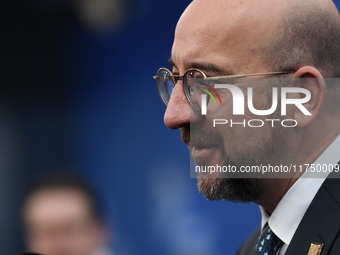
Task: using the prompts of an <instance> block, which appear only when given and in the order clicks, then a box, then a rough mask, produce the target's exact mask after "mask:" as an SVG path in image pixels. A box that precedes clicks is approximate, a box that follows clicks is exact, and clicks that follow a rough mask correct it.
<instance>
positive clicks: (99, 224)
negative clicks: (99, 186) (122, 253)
mask: <svg viewBox="0 0 340 255" xmlns="http://www.w3.org/2000/svg"><path fill="white" fill-rule="evenodd" d="M101 209H102V208H101V206H100V203H99V201H98V198H97V197H96V194H95V193H94V192H93V190H92V189H91V188H90V187H89V186H88V185H87V183H85V182H84V181H83V180H81V179H79V178H77V177H75V176H71V175H65V174H63V175H58V176H53V177H49V178H47V179H44V180H42V181H40V182H38V183H36V184H35V185H34V186H32V187H31V189H30V190H29V191H28V193H27V194H26V197H25V200H24V203H23V211H22V212H23V214H22V220H23V226H24V230H25V236H24V237H25V243H26V247H27V249H28V250H29V251H31V252H38V253H42V254H46V255H112V254H113V252H111V251H110V249H109V248H108V247H109V236H110V234H109V231H108V227H107V225H106V224H105V221H104V219H103V213H102V210H101Z"/></svg>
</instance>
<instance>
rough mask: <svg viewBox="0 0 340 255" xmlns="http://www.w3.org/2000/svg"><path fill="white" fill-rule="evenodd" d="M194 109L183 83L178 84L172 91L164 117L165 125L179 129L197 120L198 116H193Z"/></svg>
mask: <svg viewBox="0 0 340 255" xmlns="http://www.w3.org/2000/svg"><path fill="white" fill-rule="evenodd" d="M191 112H192V109H191V107H190V104H189V102H188V100H187V98H186V96H185V94H184V91H183V83H182V81H179V82H177V84H176V86H175V87H174V90H173V91H172V94H171V97H170V100H169V103H168V106H167V108H166V111H165V115H164V123H165V125H166V126H167V127H168V128H171V129H178V128H180V127H182V126H183V125H185V124H190V121H191V122H192V121H194V119H196V117H195V116H196V114H191Z"/></svg>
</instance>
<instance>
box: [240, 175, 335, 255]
mask: <svg viewBox="0 0 340 255" xmlns="http://www.w3.org/2000/svg"><path fill="white" fill-rule="evenodd" d="M338 177H339V176H338ZM259 236H260V228H258V229H257V230H256V231H255V232H254V233H253V234H252V235H251V236H250V237H249V238H248V239H247V241H246V242H245V243H244V244H243V245H242V246H241V248H240V249H239V251H238V252H237V255H253V254H254V249H255V246H256V244H257V241H258V238H259ZM311 243H323V244H324V247H323V249H322V251H321V255H326V254H327V255H340V179H339V178H328V179H326V180H325V182H324V183H323V184H322V186H321V188H320V189H319V191H318V192H317V194H316V196H315V198H314V199H313V201H312V203H311V204H310V206H309V207H308V209H307V211H306V213H305V215H304V216H303V218H302V220H301V222H300V224H299V226H298V228H297V230H296V232H295V234H294V236H293V239H292V241H291V242H290V244H289V246H288V249H287V251H286V253H285V255H307V254H308V251H309V247H310V245H311Z"/></svg>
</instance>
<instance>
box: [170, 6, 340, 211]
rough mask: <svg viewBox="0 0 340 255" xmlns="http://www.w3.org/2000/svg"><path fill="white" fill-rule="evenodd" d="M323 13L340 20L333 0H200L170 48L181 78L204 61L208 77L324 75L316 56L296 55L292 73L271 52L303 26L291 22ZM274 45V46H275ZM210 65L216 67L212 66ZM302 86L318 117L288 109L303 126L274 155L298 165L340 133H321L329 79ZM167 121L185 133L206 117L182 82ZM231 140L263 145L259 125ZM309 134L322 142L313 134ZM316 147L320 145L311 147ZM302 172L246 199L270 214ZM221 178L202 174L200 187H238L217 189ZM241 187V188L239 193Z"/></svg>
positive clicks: (264, 182) (189, 11)
mask: <svg viewBox="0 0 340 255" xmlns="http://www.w3.org/2000/svg"><path fill="white" fill-rule="evenodd" d="M324 13H326V14H327V16H328V18H329V19H330V20H332V21H333V20H335V22H337V21H338V20H339V14H338V12H337V10H336V8H335V6H334V4H333V2H332V1H330V0H311V1H293V0H285V1H281V2H277V1H276V0H262V1H246V0H243V1H242V0H241V1H240V0H238V1H236V0H231V1H225V0H194V1H193V2H192V3H191V4H190V5H189V7H188V8H187V9H186V10H185V12H184V13H183V15H182V17H181V18H180V20H179V22H178V25H177V28H176V33H175V41H174V44H173V48H172V62H173V72H174V74H180V75H182V74H183V73H184V72H185V71H186V70H187V69H189V68H197V67H198V66H199V67H200V69H201V70H202V71H204V72H205V73H206V74H207V75H208V76H220V75H229V74H252V73H264V72H272V71H287V70H291V71H294V74H293V75H292V77H294V78H301V77H306V78H320V79H322V78H323V75H322V73H321V72H319V71H318V69H317V68H315V67H313V66H309V65H311V64H313V63H311V62H312V61H313V59H312V58H308V57H307V58H306V59H302V60H301V59H300V60H298V61H300V62H299V63H294V64H295V65H296V66H295V67H294V70H292V69H290V68H292V67H291V66H287V67H284V66H282V68H285V70H277V68H278V66H275V65H274V63H273V59H272V58H271V57H270V56H269V55H270V54H272V55H273V54H274V53H273V52H274V51H273V49H275V46H276V44H278V42H277V38H278V37H279V36H278V32H282V31H283V30H284V29H285V27H287V28H289V27H290V26H291V27H294V26H299V23H294V24H292V23H291V22H289V21H294V22H296V21H297V20H299V19H303V20H306V17H308V18H309V19H311V18H313V17H314V16H317V17H319V16H318V14H320V15H321V16H322V15H324ZM296 31H299V30H298V29H297V30H296ZM301 31H303V29H302V30H301ZM282 40H284V38H282ZM273 43H274V44H275V45H272V44H273ZM269 53H270V54H269ZM282 63H284V61H283V62H282ZM282 63H281V64H282ZM212 65H213V67H214V68H211V66H212ZM320 65H321V63H320ZM286 68H287V69H286ZM301 86H305V87H308V88H309V89H310V90H311V93H312V100H311V101H310V102H309V104H308V105H306V107H308V108H309V109H310V110H311V111H313V118H307V117H306V116H303V115H301V114H299V110H298V109H296V107H295V108H294V107H290V109H289V110H288V116H287V118H288V117H291V118H295V119H297V120H298V122H299V123H301V124H300V126H299V127H297V128H294V129H292V130H289V131H287V132H285V134H284V135H285V137H284V142H283V143H282V145H281V146H280V150H281V152H282V153H281V154H282V155H280V156H281V158H277V159H276V160H277V162H286V161H287V159H289V160H290V162H291V163H296V164H300V163H302V164H303V163H304V162H308V163H313V162H314V161H315V160H316V158H317V157H318V156H319V155H320V153H321V152H322V151H323V150H324V149H325V148H327V146H328V145H329V144H330V143H331V142H332V141H333V140H334V139H335V138H336V137H337V135H338V134H339V132H338V131H334V126H333V129H331V128H330V130H329V132H327V135H325V136H324V137H320V135H319V133H320V130H324V131H325V128H324V125H323V123H325V121H330V119H331V118H330V116H329V114H328V112H327V111H326V110H325V107H324V105H325V102H324V101H325V97H326V92H325V91H326V85H325V84H324V82H322V81H320V82H318V81H316V82H315V81H311V82H309V83H308V84H303V85H301ZM295 97H299V95H298V94H297V95H295ZM164 121H165V124H166V125H167V126H168V127H169V128H172V129H176V128H182V132H183V130H184V131H185V130H186V132H183V133H189V132H190V131H189V132H188V126H189V124H194V125H199V124H200V123H203V122H204V117H203V116H201V115H200V114H197V113H195V112H194V110H192V109H191V108H190V106H189V104H188V102H187V99H186V97H185V95H184V93H183V84H182V81H179V82H178V83H177V84H176V86H175V88H174V90H173V92H172V95H171V98H170V101H169V104H168V107H167V110H166V113H165V116H164ZM333 123H334V124H335V125H336V126H338V127H339V126H340V125H339V123H340V122H339V120H337V122H336V121H333ZM188 136H189V137H190V135H188V134H184V135H183V137H184V140H185V142H189V138H188ZM231 137H232V136H230V137H229V140H228V139H226V138H225V141H228V144H227V145H226V146H229V147H230V148H229V149H231V148H233V147H234V148H235V146H236V142H235V139H237V140H238V143H240V144H241V145H242V144H244V145H246V144H250V145H251V144H256V143H257V142H258V140H256V139H260V140H263V139H265V135H264V134H263V132H261V130H257V131H255V132H253V133H252V134H245V132H243V133H242V134H241V131H239V132H238V131H237V130H236V131H235V133H233V137H234V138H233V139H231ZM254 137H256V139H255V138H254ZM311 137H313V138H314V137H316V138H317V139H311ZM233 142H234V144H233ZM273 142H275V141H270V140H268V141H266V142H265V143H264V146H273V144H272V143H273ZM306 145H308V147H306ZM248 147H250V146H248ZM306 148H309V149H306ZM310 148H317V149H315V150H314V151H312V152H311V151H310V150H311V149H310ZM241 149H242V148H241ZM241 149H240V150H241ZM244 151H246V149H244ZM215 152H216V153H214V155H215V156H214V157H215V158H217V159H219V160H221V157H222V154H221V153H218V152H217V151H215ZM227 152H228V151H227ZM298 177H299V176H298V175H297V176H294V178H290V179H265V180H257V181H255V182H256V184H255V186H259V187H262V188H263V187H265V189H263V190H262V191H261V192H260V191H259V192H260V193H259V196H253V197H247V198H245V199H243V200H244V201H245V202H246V201H254V202H256V203H258V204H260V205H262V206H264V207H265V208H266V209H267V210H268V212H272V211H273V210H274V209H275V207H276V205H277V203H278V202H279V201H280V199H281V198H282V197H283V195H284V194H285V193H286V192H287V190H288V189H289V188H290V187H291V186H292V185H293V184H294V182H295V181H296V178H298ZM217 181H218V178H216V179H210V180H205V181H204V180H202V179H199V181H198V184H199V188H200V186H204V185H205V186H206V189H207V190H208V192H212V193H214V194H213V195H216V193H218V189H224V190H227V191H225V192H230V191H228V189H229V188H230V186H232V185H233V184H231V183H230V182H228V183H220V184H219V185H218V186H219V187H218V188H216V187H213V185H214V183H216V182H217ZM237 182H238V181H235V184H234V187H240V184H239V183H237ZM202 183H203V184H202ZM245 186H248V187H249V183H246V185H245ZM215 188H216V189H215ZM262 188H261V189H262ZM237 192H239V193H240V191H239V190H238V191H237ZM248 192H250V191H248ZM212 197H213V198H212V199H214V198H215V199H223V196H222V197H219V196H215V197H214V196H212ZM245 197H246V196H245ZM224 198H225V199H230V200H233V201H242V199H241V198H239V199H237V198H233V197H228V196H227V197H224Z"/></svg>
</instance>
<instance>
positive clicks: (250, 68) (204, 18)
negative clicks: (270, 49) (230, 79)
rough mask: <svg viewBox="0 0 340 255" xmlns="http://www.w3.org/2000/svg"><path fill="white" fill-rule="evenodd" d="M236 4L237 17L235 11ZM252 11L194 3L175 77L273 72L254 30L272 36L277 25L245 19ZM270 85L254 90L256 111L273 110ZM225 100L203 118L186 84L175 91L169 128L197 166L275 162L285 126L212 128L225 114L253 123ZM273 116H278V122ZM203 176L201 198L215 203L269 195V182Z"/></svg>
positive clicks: (179, 44)
mask: <svg viewBox="0 0 340 255" xmlns="http://www.w3.org/2000/svg"><path fill="white" fill-rule="evenodd" d="M216 2H219V1H216ZM235 5H237V10H238V11H237V12H236V11H233V10H234V9H235ZM248 8H249V6H247V7H245V8H243V7H242V3H241V4H240V3H236V2H235V3H233V1H232V2H230V8H229V9H227V8H226V7H225V6H224V8H223V9H222V8H221V9H219V8H218V7H216V6H215V7H212V6H211V5H209V1H206V0H196V1H193V2H192V4H191V5H190V6H189V8H188V9H187V10H186V12H185V13H184V14H183V16H182V17H181V19H180V21H179V23H178V25H177V28H176V34H175V41H174V44H173V48H172V59H171V60H172V61H171V62H172V63H173V70H172V71H173V73H174V74H178V75H183V74H184V73H185V72H186V70H188V69H190V68H198V69H200V70H202V71H203V72H204V73H205V74H206V75H207V76H208V77H214V76H225V75H234V74H255V73H266V72H271V71H273V70H271V69H272V67H271V65H269V64H268V63H267V62H266V56H264V54H263V53H262V51H261V49H263V48H264V47H266V44H267V43H268V42H267V41H268V40H267V38H266V37H265V36H264V35H261V34H259V33H258V32H257V31H256V28H257V27H258V26H259V24H261V25H260V26H261V28H262V29H267V32H268V34H270V32H272V33H273V31H274V30H275V28H276V24H275V22H271V23H269V22H268V20H265V19H263V18H261V17H253V18H254V19H252V17H250V18H249V19H245V18H244V14H245V12H247V9H248ZM254 8H259V7H256V6H254ZM226 12H227V13H226ZM259 13H260V10H259ZM273 15H274V14H273ZM241 31H242V32H241ZM271 86H272V84H270V83H269V82H267V83H262V84H259V85H257V86H256V89H254V95H253V97H254V98H256V100H255V101H254V106H255V107H256V108H257V109H268V108H270V104H271V96H270V92H271ZM246 87H247V85H246V84H244V85H242V84H241V85H239V88H240V89H242V91H243V92H244V94H245V95H246V91H247V90H246ZM221 98H222V100H223V102H225V103H224V105H223V106H221V107H220V108H219V110H216V111H214V112H213V113H212V114H210V115H209V114H208V115H206V116H202V115H201V113H200V111H197V110H193V109H192V108H190V106H189V104H188V101H187V99H186V97H185V95H184V93H183V80H180V81H178V82H177V84H176V86H175V88H174V91H173V92H172V95H171V98H170V101H169V104H168V107H167V111H166V114H165V118H164V119H165V124H166V125H167V126H168V127H170V128H181V131H182V139H183V141H184V142H185V143H187V144H188V145H189V147H190V151H191V155H192V157H193V159H194V160H195V161H196V163H197V164H198V165H203V166H204V165H216V164H219V165H229V164H230V165H232V166H236V167H240V166H242V165H259V164H261V163H268V162H272V161H274V159H276V160H277V155H278V154H279V152H282V151H283V148H282V145H283V144H282V141H283V136H284V132H283V129H282V128H281V127H276V128H272V127H271V126H270V125H266V126H264V127H262V128H258V129H254V128H249V127H241V126H240V125H239V126H237V127H232V128H231V127H230V126H219V127H216V128H214V127H213V125H212V122H213V119H215V118H216V117H218V118H221V112H222V116H223V118H224V119H229V120H230V119H233V120H234V121H235V122H241V121H242V120H243V119H245V120H246V121H247V120H249V119H254V115H252V114H251V113H250V112H249V111H248V112H245V115H244V116H242V117H237V116H233V114H232V99H231V94H230V93H229V94H228V93H224V94H223V93H222V94H221ZM214 114H215V115H214ZM275 114H276V113H274V117H277V115H275ZM270 117H273V116H270ZM266 118H268V116H261V117H259V116H256V119H266ZM287 118H289V116H287ZM276 163H277V162H276ZM205 177H206V176H204V175H202V174H201V175H199V176H198V187H199V190H200V192H201V193H202V194H203V195H205V196H206V197H208V198H209V199H212V200H219V199H228V200H232V201H256V200H257V199H258V198H259V197H260V196H261V195H263V193H264V192H266V183H267V182H268V181H264V180H263V179H229V178H223V177H226V176H223V175H221V174H219V173H215V174H214V175H212V176H209V177H210V178H205ZM211 177H212V178H211Z"/></svg>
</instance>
